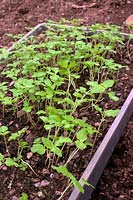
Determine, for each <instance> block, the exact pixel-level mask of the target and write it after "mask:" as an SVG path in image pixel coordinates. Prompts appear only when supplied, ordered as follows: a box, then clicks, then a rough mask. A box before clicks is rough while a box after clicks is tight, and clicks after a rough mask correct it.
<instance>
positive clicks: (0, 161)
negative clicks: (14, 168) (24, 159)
mask: <svg viewBox="0 0 133 200" xmlns="http://www.w3.org/2000/svg"><path fill="white" fill-rule="evenodd" d="M3 159H4V156H3V155H2V153H0V165H2V161H3Z"/></svg>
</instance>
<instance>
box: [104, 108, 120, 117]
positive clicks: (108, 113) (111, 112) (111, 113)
mask: <svg viewBox="0 0 133 200" xmlns="http://www.w3.org/2000/svg"><path fill="white" fill-rule="evenodd" d="M119 112H120V110H119V109H118V110H106V111H104V116H105V117H116V116H117V115H118V113H119Z"/></svg>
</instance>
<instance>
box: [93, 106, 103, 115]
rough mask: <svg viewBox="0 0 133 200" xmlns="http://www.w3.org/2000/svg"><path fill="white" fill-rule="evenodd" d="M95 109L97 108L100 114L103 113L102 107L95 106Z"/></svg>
mask: <svg viewBox="0 0 133 200" xmlns="http://www.w3.org/2000/svg"><path fill="white" fill-rule="evenodd" d="M94 108H95V109H96V110H97V111H98V112H100V113H102V108H101V107H100V106H98V105H94Z"/></svg>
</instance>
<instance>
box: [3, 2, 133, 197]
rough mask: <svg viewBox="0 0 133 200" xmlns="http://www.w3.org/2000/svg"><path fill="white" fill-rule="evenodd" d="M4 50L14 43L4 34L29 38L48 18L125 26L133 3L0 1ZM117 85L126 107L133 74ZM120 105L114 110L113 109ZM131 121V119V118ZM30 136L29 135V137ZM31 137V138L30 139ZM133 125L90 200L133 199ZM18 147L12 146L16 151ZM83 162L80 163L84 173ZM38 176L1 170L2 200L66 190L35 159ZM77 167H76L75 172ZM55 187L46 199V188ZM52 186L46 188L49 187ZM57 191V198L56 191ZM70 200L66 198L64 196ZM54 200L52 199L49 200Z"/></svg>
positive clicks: (129, 72)
mask: <svg viewBox="0 0 133 200" xmlns="http://www.w3.org/2000/svg"><path fill="white" fill-rule="evenodd" d="M0 7H1V10H0V27H1V28H0V37H1V39H0V46H1V47H2V46H11V44H12V40H9V38H8V39H7V37H6V35H5V34H6V33H13V34H18V33H26V32H27V31H29V29H30V28H31V27H33V26H35V25H37V24H38V23H42V22H44V21H45V20H46V19H52V20H55V21H58V20H59V19H60V18H67V19H73V18H78V19H80V21H81V23H83V24H87V25H88V24H92V23H109V24H117V25H123V24H124V22H125V20H126V18H127V17H128V16H129V15H131V14H132V12H133V9H132V8H133V2H132V1H130V0H101V1H100V0H97V1H96V0H95V1H91V0H90V1H89V0H88V1H87V0H72V1H65V0H49V1H48V0H47V1H46V0H1V1H0ZM123 63H126V64H128V65H129V66H131V61H130V62H129V61H128V60H127V59H124V61H123ZM119 79H120V81H119V85H118V87H117V88H115V90H116V91H117V93H118V94H119V95H121V98H120V101H119V106H122V103H123V102H124V99H125V98H126V96H127V95H128V93H129V91H130V89H131V88H132V86H133V70H127V71H122V73H121V75H120V77H119ZM115 106H117V105H114V107H115ZM0 115H1V114H0ZM6 119H8V121H7V120H6V122H5V123H6V124H9V123H11V122H12V121H14V116H10V114H9V113H7V114H6ZM132 119H133V118H132ZM0 121H1V119H0ZM17 124H18V122H17V121H14V122H13V125H12V127H15V126H16V128H17V126H18V125H17ZM29 135H30V136H29ZM28 137H29V138H28ZM27 140H32V134H29V133H28V134H27ZM132 147H133V121H132V120H131V121H130V122H129V124H128V126H127V129H126V131H125V134H124V136H123V137H122V138H121V140H120V142H119V145H118V147H117V148H116V150H115V152H114V154H113V156H112V158H111V160H110V162H109V164H108V166H107V168H106V169H105V171H104V174H103V177H102V178H101V180H100V181H99V183H98V186H97V188H96V191H95V192H94V195H93V197H92V200H116V199H118V200H122V199H123V200H131V199H132V198H133V188H132V185H133V165H132V164H133V162H132V158H133V154H132V152H133V149H132ZM13 148H14V147H12V149H13ZM2 151H3V142H2V141H0V152H2ZM82 159H84V155H83V156H82V158H80V159H79V160H78V161H77V164H78V163H80V167H81V168H82V169H81V170H79V171H77V172H76V173H77V175H76V176H77V177H79V176H80V175H79V174H78V173H79V172H80V173H81V172H83V170H84V168H85V166H86V164H87V163H86V161H85V162H84V166H83V167H82V162H81V161H82ZM30 162H31V164H32V167H33V168H34V169H35V171H36V172H37V174H38V177H37V176H35V174H34V173H33V172H32V171H31V170H30V169H28V170H27V171H26V172H21V171H20V170H18V169H17V170H16V169H14V168H9V169H7V168H6V167H5V168H3V169H0V180H1V186H0V200H8V199H9V200H17V199H18V197H20V195H21V193H22V192H25V193H27V194H28V195H29V200H39V199H43V200H50V199H51V196H53V200H57V198H58V196H60V187H61V189H62V190H63V189H65V187H66V186H65V185H64V186H63V184H62V181H63V179H62V176H60V175H58V174H56V173H55V174H54V177H53V174H51V172H48V171H46V169H44V168H43V162H42V161H41V160H40V159H39V157H38V156H33V157H32V160H31V161H30ZM76 168H77V165H75V168H74V170H75V169H76ZM49 183H50V185H51V187H50V190H51V191H49V192H48V194H47V190H46V189H45V188H47V187H49ZM46 185H48V186H46ZM55 186H56V193H53V192H52V189H53V188H55ZM66 199H68V198H67V197H66ZM51 200H52V199H51Z"/></svg>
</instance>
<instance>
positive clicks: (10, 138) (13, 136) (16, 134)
mask: <svg viewBox="0 0 133 200" xmlns="http://www.w3.org/2000/svg"><path fill="white" fill-rule="evenodd" d="M18 137H19V134H18V133H12V135H11V136H10V137H9V138H8V141H9V142H10V141H11V140H16V139H17V138H18Z"/></svg>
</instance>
